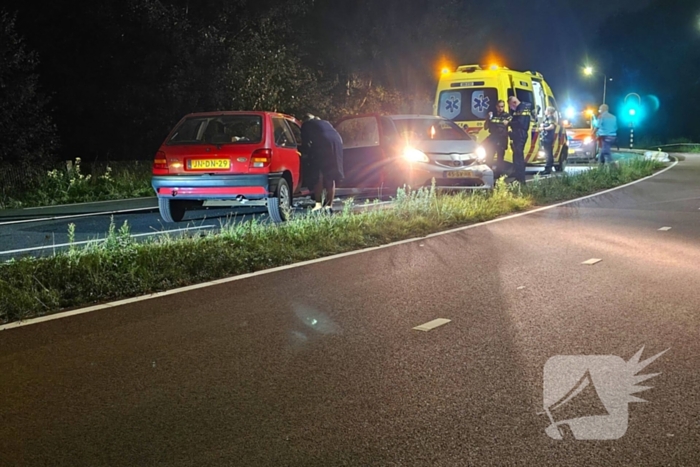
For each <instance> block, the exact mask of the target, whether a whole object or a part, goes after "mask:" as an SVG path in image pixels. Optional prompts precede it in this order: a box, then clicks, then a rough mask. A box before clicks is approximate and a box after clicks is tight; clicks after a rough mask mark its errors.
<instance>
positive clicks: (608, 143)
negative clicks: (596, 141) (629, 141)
mask: <svg viewBox="0 0 700 467" xmlns="http://www.w3.org/2000/svg"><path fill="white" fill-rule="evenodd" d="M598 112H599V113H600V116H599V117H598V119H597V120H596V121H595V122H594V124H593V125H594V126H593V128H594V130H593V131H594V132H595V136H596V137H598V138H600V143H601V144H600V146H601V148H600V157H599V158H598V162H600V165H601V166H603V165H605V162H606V161H607V162H610V163H612V162H613V159H612V147H613V145H614V144H615V142H616V141H617V117H615V116H614V115H613V114H611V113H610V108H609V107H608V105H607V104H603V105H601V106H600V108H599V109H598Z"/></svg>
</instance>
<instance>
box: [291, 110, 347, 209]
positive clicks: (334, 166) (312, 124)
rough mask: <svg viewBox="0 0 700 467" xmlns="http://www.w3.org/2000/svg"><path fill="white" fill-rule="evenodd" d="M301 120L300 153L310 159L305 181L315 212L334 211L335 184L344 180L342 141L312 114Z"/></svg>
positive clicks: (330, 128)
mask: <svg viewBox="0 0 700 467" xmlns="http://www.w3.org/2000/svg"><path fill="white" fill-rule="evenodd" d="M302 120H303V124H302V125H301V143H302V145H301V153H302V156H304V157H305V158H307V159H308V174H305V179H306V181H307V187H308V188H309V189H313V190H314V198H315V199H316V207H314V210H319V209H323V208H326V209H328V210H329V211H332V206H333V199H334V198H335V185H336V182H339V181H341V180H342V179H343V178H345V175H344V173H343V139H342V138H341V136H340V134H339V133H338V132H337V131H336V129H335V128H333V125H331V124H330V122H328V121H326V120H321V119H320V118H318V117H315V116H314V115H311V114H306V115H305V116H304V118H303V119H302ZM324 191H325V197H324Z"/></svg>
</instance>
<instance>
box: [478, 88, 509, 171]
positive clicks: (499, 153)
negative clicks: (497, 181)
mask: <svg viewBox="0 0 700 467" xmlns="http://www.w3.org/2000/svg"><path fill="white" fill-rule="evenodd" d="M509 122H510V114H509V113H508V112H507V111H506V103H505V101H502V100H500V101H498V102H497V103H496V113H495V114H494V113H493V112H489V117H488V118H487V119H486V121H485V122H484V129H486V130H487V131H488V132H489V136H488V137H487V138H486V140H484V149H486V151H487V153H486V163H487V164H488V165H489V166H490V167H491V168H492V169H493V170H494V172H497V173H499V172H500V170H501V166H502V164H503V158H504V156H505V154H506V149H508V123H509Z"/></svg>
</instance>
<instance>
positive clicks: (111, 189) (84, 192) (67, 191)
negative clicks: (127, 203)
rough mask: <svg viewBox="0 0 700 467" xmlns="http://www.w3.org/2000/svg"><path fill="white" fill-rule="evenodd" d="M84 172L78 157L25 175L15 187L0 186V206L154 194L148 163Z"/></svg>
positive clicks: (40, 204)
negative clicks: (56, 166)
mask: <svg viewBox="0 0 700 467" xmlns="http://www.w3.org/2000/svg"><path fill="white" fill-rule="evenodd" d="M113 166H114V168H113V167H112V166H110V165H107V166H106V167H104V168H103V169H99V170H98V169H97V168H96V167H93V169H92V171H91V172H92V173H90V174H87V175H86V174H84V173H83V169H82V167H81V160H80V158H76V159H75V161H74V162H72V163H71V165H70V166H64V167H61V168H60V169H54V170H50V171H46V172H40V173H36V174H34V175H33V176H31V177H30V176H29V175H27V179H24V178H23V179H22V182H23V183H22V184H20V185H19V186H17V187H15V189H14V190H9V191H6V190H0V209H18V208H26V207H37V206H51V205H57V204H70V203H84V202H90V201H106V200H118V199H128V198H139V197H144V196H154V193H153V188H152V187H151V177H152V175H151V164H150V163H146V162H141V163H139V162H127V163H115V164H113Z"/></svg>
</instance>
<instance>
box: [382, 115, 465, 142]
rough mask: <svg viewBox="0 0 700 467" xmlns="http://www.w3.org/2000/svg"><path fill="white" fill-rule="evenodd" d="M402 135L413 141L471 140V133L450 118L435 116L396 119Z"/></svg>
mask: <svg viewBox="0 0 700 467" xmlns="http://www.w3.org/2000/svg"><path fill="white" fill-rule="evenodd" d="M394 125H396V129H397V130H398V131H399V134H400V135H401V136H402V137H405V138H406V139H408V140H411V141H429V140H433V141H453V140H471V138H470V137H469V135H468V134H467V133H466V132H465V131H464V130H462V129H461V128H460V127H458V126H457V125H456V124H454V123H452V122H450V121H448V120H440V119H435V118H406V119H397V120H394Z"/></svg>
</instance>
